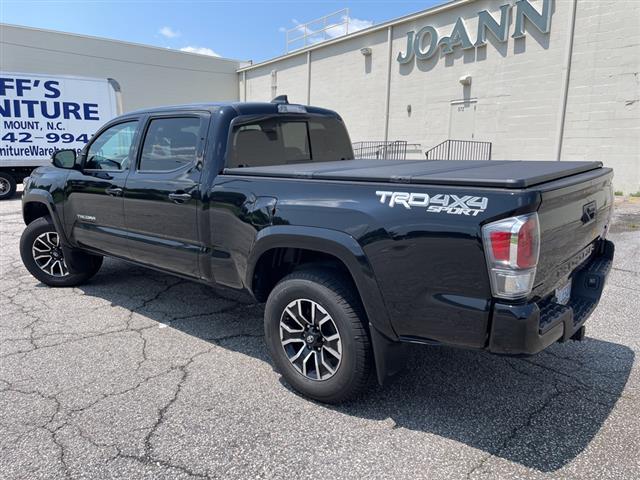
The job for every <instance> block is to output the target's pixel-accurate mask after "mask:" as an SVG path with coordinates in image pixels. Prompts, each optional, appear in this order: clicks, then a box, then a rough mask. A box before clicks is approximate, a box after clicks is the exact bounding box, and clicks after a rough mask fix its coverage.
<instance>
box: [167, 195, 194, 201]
mask: <svg viewBox="0 0 640 480" xmlns="http://www.w3.org/2000/svg"><path fill="white" fill-rule="evenodd" d="M169 200H171V201H172V202H173V203H184V202H186V201H188V200H191V194H190V193H170V194H169Z"/></svg>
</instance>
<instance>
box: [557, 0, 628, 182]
mask: <svg viewBox="0 0 640 480" xmlns="http://www.w3.org/2000/svg"><path fill="white" fill-rule="evenodd" d="M562 159H563V160H583V159H584V160H599V161H602V162H604V163H605V164H606V165H607V166H610V167H613V168H614V172H615V180H614V184H615V187H616V189H617V190H621V191H623V192H624V193H634V192H639V191H640V2H638V1H636V0H601V1H599V2H589V1H584V0H583V1H579V2H578V9H577V12H576V30H575V36H574V46H573V58H572V61H571V77H570V82H569V93H568V98H567V114H566V123H565V130H564V139H563V148H562Z"/></svg>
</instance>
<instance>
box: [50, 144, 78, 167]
mask: <svg viewBox="0 0 640 480" xmlns="http://www.w3.org/2000/svg"><path fill="white" fill-rule="evenodd" d="M51 163H53V165H54V166H56V167H58V168H67V169H71V168H74V166H75V164H76V151H75V150H74V149H71V148H69V149H64V150H58V151H56V152H55V153H54V154H53V155H52V156H51Z"/></svg>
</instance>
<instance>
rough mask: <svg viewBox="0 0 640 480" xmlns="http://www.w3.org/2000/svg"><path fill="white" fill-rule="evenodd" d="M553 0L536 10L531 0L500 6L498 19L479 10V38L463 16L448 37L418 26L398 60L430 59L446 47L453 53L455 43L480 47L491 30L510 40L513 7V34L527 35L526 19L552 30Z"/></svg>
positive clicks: (500, 38)
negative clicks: (473, 39) (471, 31)
mask: <svg viewBox="0 0 640 480" xmlns="http://www.w3.org/2000/svg"><path fill="white" fill-rule="evenodd" d="M551 4H552V0H543V2H542V11H541V12H539V11H538V10H536V8H535V7H533V5H531V3H530V2H529V0H518V1H517V2H515V5H514V6H513V7H512V6H511V4H505V5H502V6H501V7H500V20H499V21H497V20H496V19H495V18H494V17H493V16H492V15H491V14H490V13H489V12H488V11H486V10H482V11H481V12H480V13H478V35H477V38H476V41H475V42H472V41H471V38H469V32H468V31H467V26H466V25H465V23H464V19H463V18H462V17H459V18H458V19H457V20H456V24H455V25H454V27H453V30H452V31H451V35H449V36H448V37H442V38H438V31H437V30H436V29H435V28H434V27H432V26H430V25H428V26H426V27H423V28H421V29H420V30H418V31H417V32H416V31H415V30H412V31H410V32H409V33H407V48H406V50H405V51H404V52H400V54H399V55H398V62H399V63H401V64H405V63H409V62H411V61H412V60H413V59H414V58H417V59H418V60H428V59H429V58H431V57H433V56H434V55H435V54H436V53H438V51H440V50H442V53H444V54H445V55H447V54H450V53H453V51H454V48H455V47H458V46H459V47H461V48H462V49H463V50H468V49H471V48H476V47H480V46H482V45H486V44H487V33H489V34H491V35H492V36H493V37H494V38H495V39H496V40H497V41H498V42H502V43H504V42H507V41H508V39H509V24H510V22H509V17H510V15H511V10H512V9H513V10H514V12H515V27H514V31H513V34H512V35H511V37H512V38H521V37H524V36H525V19H526V20H528V21H529V22H530V23H531V25H533V26H534V27H535V28H536V29H538V30H539V31H540V32H542V33H549V31H550V30H551V15H552V11H551V10H552V9H551V6H552V5H551Z"/></svg>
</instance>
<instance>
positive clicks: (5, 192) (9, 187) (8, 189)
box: [0, 172, 16, 200]
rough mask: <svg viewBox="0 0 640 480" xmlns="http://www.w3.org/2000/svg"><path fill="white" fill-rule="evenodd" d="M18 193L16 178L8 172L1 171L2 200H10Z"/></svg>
mask: <svg viewBox="0 0 640 480" xmlns="http://www.w3.org/2000/svg"><path fill="white" fill-rule="evenodd" d="M15 193H16V179H15V178H14V177H13V175H11V174H10V173H8V172H0V200H8V199H9V198H11V197H13V196H14V195H15Z"/></svg>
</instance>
